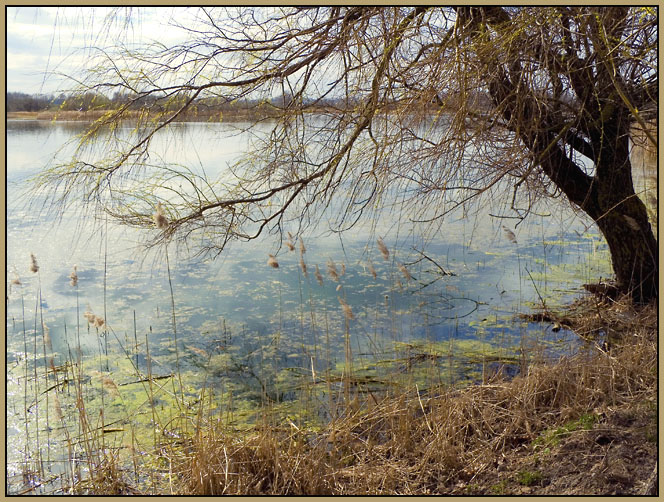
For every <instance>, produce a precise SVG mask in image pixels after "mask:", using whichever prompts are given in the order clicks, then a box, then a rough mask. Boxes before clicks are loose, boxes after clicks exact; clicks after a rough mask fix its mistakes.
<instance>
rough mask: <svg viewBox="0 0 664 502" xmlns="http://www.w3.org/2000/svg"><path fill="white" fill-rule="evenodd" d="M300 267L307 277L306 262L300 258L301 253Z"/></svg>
mask: <svg viewBox="0 0 664 502" xmlns="http://www.w3.org/2000/svg"><path fill="white" fill-rule="evenodd" d="M300 267H301V268H302V273H303V274H304V276H305V277H307V276H308V274H307V264H306V263H304V258H302V255H300Z"/></svg>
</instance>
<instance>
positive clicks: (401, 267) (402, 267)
mask: <svg viewBox="0 0 664 502" xmlns="http://www.w3.org/2000/svg"><path fill="white" fill-rule="evenodd" d="M398 267H399V270H401V273H402V274H403V276H404V277H405V278H406V280H407V281H410V280H412V279H413V276H412V275H410V272H408V269H407V268H406V266H405V265H404V264H403V263H399V264H398Z"/></svg>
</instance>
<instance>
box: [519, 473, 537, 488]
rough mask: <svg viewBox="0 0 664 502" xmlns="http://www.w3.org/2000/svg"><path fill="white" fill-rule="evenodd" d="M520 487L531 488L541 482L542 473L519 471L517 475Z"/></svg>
mask: <svg viewBox="0 0 664 502" xmlns="http://www.w3.org/2000/svg"><path fill="white" fill-rule="evenodd" d="M517 477H518V481H519V484H520V485H523V486H533V485H535V484H537V483H539V482H541V481H542V473H541V472H539V471H535V472H531V471H520V472H519V473H518V475H517Z"/></svg>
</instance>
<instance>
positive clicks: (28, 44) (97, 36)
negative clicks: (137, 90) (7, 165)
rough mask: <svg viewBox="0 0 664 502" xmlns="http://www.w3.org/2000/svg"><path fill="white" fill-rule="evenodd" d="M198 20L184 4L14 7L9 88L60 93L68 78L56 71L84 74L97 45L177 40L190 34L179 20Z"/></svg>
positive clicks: (8, 61) (9, 28)
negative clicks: (60, 77) (65, 79)
mask: <svg viewBox="0 0 664 502" xmlns="http://www.w3.org/2000/svg"><path fill="white" fill-rule="evenodd" d="M193 19H194V18H193V17H192V16H190V14H189V12H188V9H187V8H181V7H131V8H130V7H8V8H7V52H6V56H7V59H6V64H7V90H8V91H10V92H12V91H20V92H28V93H38V92H56V91H58V90H60V88H61V87H62V85H63V81H62V79H59V78H56V77H55V76H53V75H51V72H60V73H65V74H68V75H71V76H74V77H77V78H82V77H83V74H84V71H85V66H86V64H87V63H89V61H91V60H92V59H93V58H92V57H91V54H92V52H93V50H94V48H101V47H109V46H113V45H116V44H119V43H125V44H142V43H149V42H152V41H159V42H160V43H163V44H166V45H172V44H176V43H179V42H182V41H183V38H184V33H183V31H182V30H181V29H179V28H177V27H176V26H175V24H177V23H178V22H182V23H183V24H187V25H189V26H192V24H195V21H193ZM46 73H48V74H49V76H48V78H47V79H46V81H44V78H43V75H44V74H46Z"/></svg>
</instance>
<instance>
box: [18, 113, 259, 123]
mask: <svg viewBox="0 0 664 502" xmlns="http://www.w3.org/2000/svg"><path fill="white" fill-rule="evenodd" d="M112 111H114V110H90V111H76V110H43V111H40V112H7V113H6V118H7V119H8V120H48V121H51V122H52V121H56V122H74V121H83V122H93V121H95V120H98V119H99V118H101V117H103V116H104V115H106V114H107V113H109V112H112ZM141 116H142V118H145V114H144V113H141V112H139V111H130V112H128V113H127V115H126V116H125V117H124V119H125V120H126V119H128V120H132V119H138V118H139V117H141ZM155 116H156V115H155ZM167 116H168V115H164V117H167ZM260 118H269V115H268V114H266V113H262V114H260V115H259V114H258V113H256V112H255V111H253V110H232V111H231V110H229V111H226V112H215V113H183V114H182V115H181V116H180V117H178V118H177V119H176V121H177V122H185V121H186V122H235V121H238V120H255V119H260Z"/></svg>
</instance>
